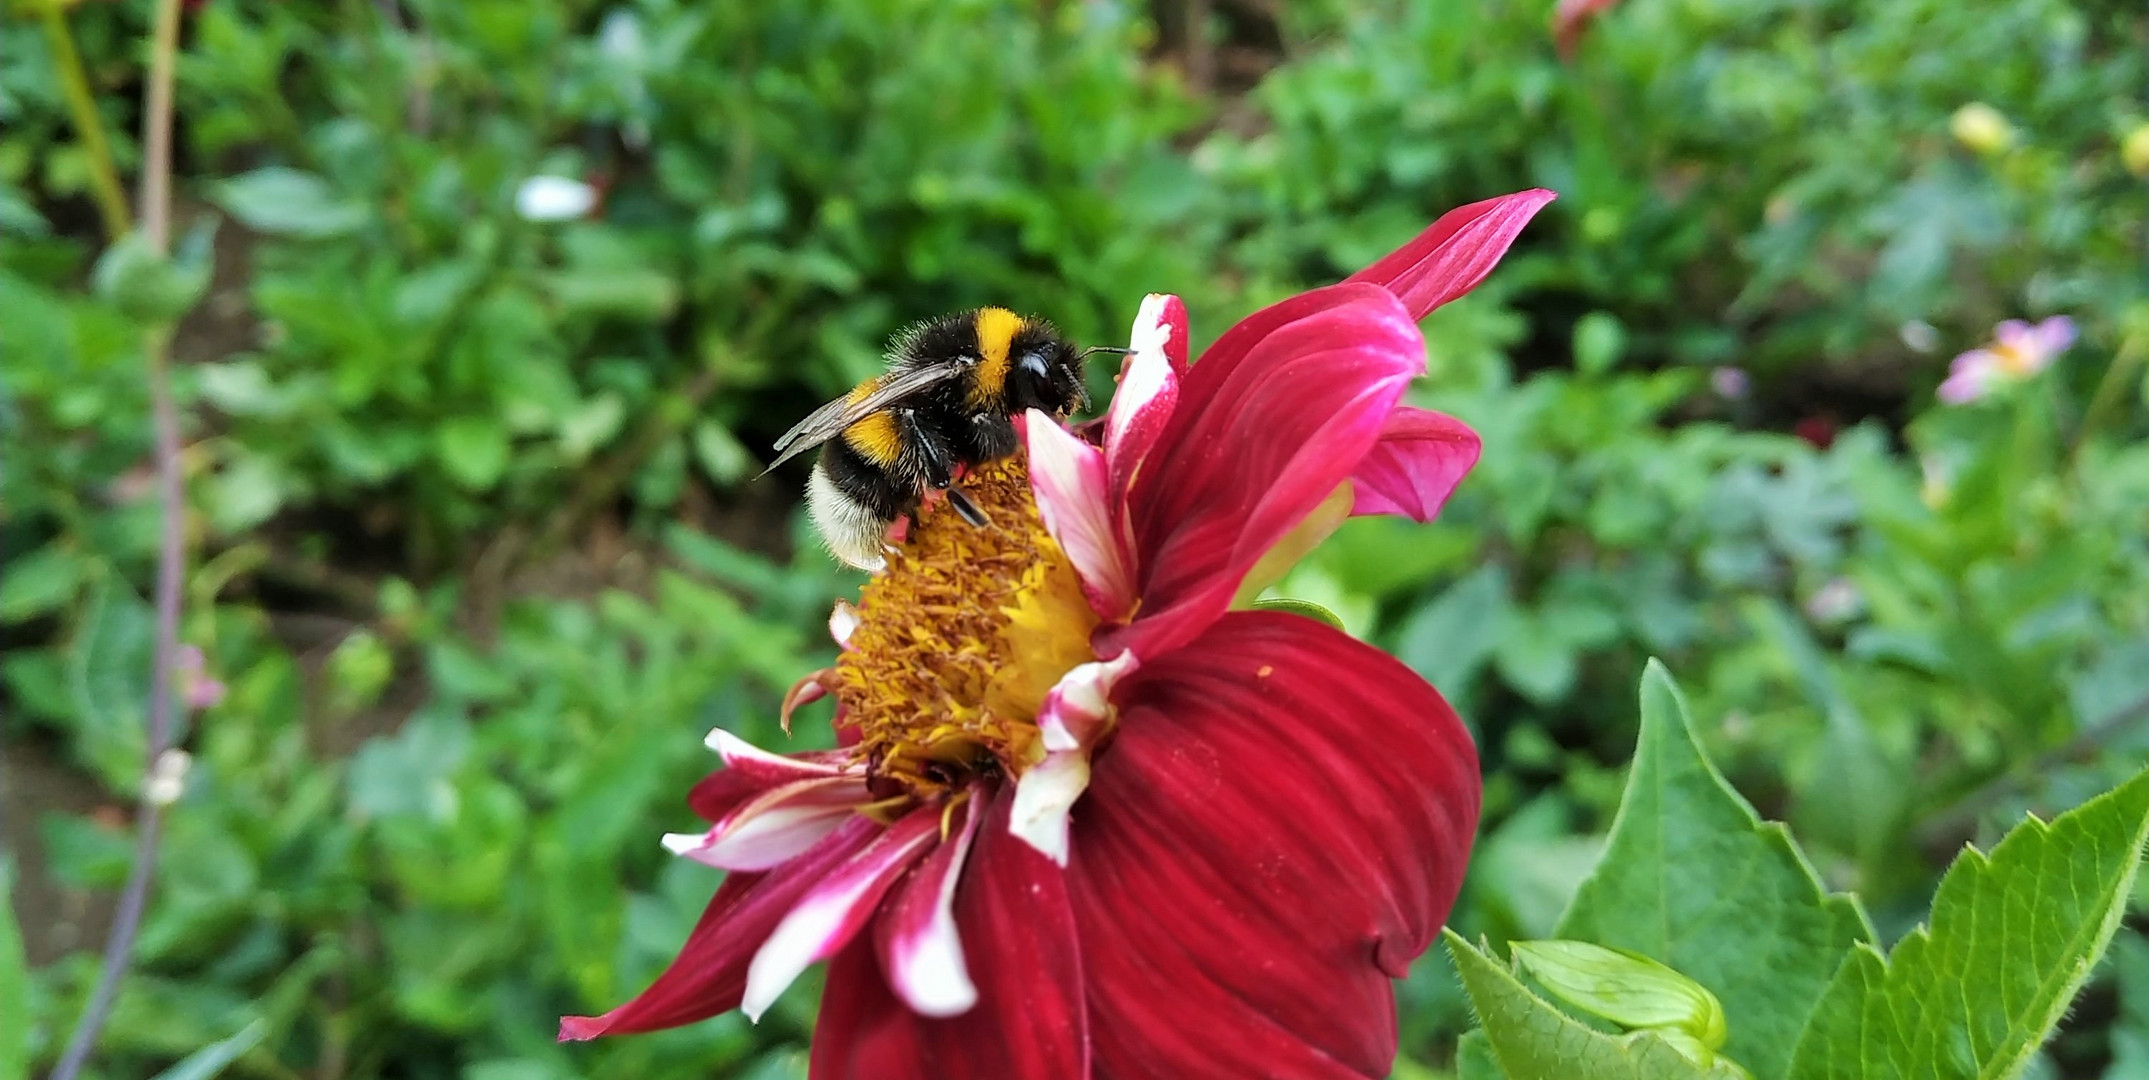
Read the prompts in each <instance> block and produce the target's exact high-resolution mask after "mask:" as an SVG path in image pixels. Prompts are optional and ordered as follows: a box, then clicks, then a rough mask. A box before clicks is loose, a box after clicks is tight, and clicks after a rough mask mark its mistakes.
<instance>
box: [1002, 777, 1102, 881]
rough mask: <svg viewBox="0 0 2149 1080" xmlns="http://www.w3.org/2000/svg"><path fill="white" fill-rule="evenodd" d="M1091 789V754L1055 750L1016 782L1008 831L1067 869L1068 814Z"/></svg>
mask: <svg viewBox="0 0 2149 1080" xmlns="http://www.w3.org/2000/svg"><path fill="white" fill-rule="evenodd" d="M1088 787H1089V751H1088V750H1054V751H1052V752H1050V753H1047V754H1046V755H1045V759H1044V760H1043V761H1040V762H1038V763H1037V764H1035V765H1032V766H1030V767H1029V768H1028V769H1027V770H1025V771H1024V772H1023V774H1022V779H1020V780H1017V781H1015V806H1014V812H1013V814H1012V816H1011V817H1010V818H1009V820H1008V828H1009V830H1011V831H1012V832H1013V833H1014V835H1015V836H1016V837H1017V838H1018V839H1020V840H1021V841H1022V842H1023V843H1026V844H1028V845H1030V846H1031V847H1033V848H1036V849H1037V851H1038V853H1039V854H1042V855H1043V856H1045V857H1046V858H1048V859H1051V860H1052V862H1053V863H1054V864H1055V865H1058V866H1066V865H1067V814H1068V811H1070V810H1072V809H1074V804H1075V802H1076V801H1077V800H1079V799H1081V798H1082V792H1083V791H1084V790H1086V789H1087V788H1088Z"/></svg>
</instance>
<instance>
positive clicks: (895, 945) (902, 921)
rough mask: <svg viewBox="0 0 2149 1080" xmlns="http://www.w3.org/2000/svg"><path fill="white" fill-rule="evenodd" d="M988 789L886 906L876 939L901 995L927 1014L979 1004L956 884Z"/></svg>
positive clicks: (958, 817)
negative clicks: (957, 911) (957, 907)
mask: <svg viewBox="0 0 2149 1080" xmlns="http://www.w3.org/2000/svg"><path fill="white" fill-rule="evenodd" d="M983 797H984V796H983V795H982V793H979V794H973V795H972V796H971V799H970V801H968V802H966V803H964V804H963V806H962V808H961V809H959V810H958V811H956V816H955V818H954V820H953V821H952V822H951V823H950V825H951V831H950V833H949V836H948V839H947V841H946V842H944V843H942V844H941V845H940V846H939V847H937V848H934V849H933V853H932V854H931V855H928V856H926V858H925V861H923V862H921V863H919V864H918V868H917V869H916V870H913V871H912V872H911V875H910V877H909V878H907V879H905V880H904V882H903V884H902V885H901V886H900V887H899V889H898V890H897V892H896V894H895V895H894V896H893V897H892V898H891V899H890V900H889V901H888V903H887V904H886V905H885V906H884V907H883V908H882V909H881V919H880V922H879V923H878V924H876V928H875V934H874V944H875V945H876V946H877V947H878V949H879V952H880V963H881V970H882V971H885V972H887V973H888V982H889V984H890V985H891V986H893V987H894V988H895V992H896V996H898V997H900V998H902V999H903V1002H904V1004H907V1005H909V1006H910V1007H911V1009H912V1010H913V1011H915V1012H917V1013H918V1014H919V1015H921V1016H959V1015H961V1014H963V1013H965V1012H968V1011H970V1007H971V1006H973V1005H976V1004H977V984H976V983H974V982H972V981H971V979H970V966H969V964H968V963H966V962H965V961H964V959H963V940H962V935H961V934H960V933H959V932H958V931H957V929H956V926H955V886H956V883H957V882H958V881H960V880H961V879H962V873H963V864H964V862H965V861H966V860H967V859H968V858H969V855H970V846H971V844H972V842H973V841H975V840H976V839H977V832H978V824H979V823H980V822H982V821H983V820H984V819H985V815H984V814H983V812H982V810H983V806H984V804H983V803H982V801H981V800H982V798H983Z"/></svg>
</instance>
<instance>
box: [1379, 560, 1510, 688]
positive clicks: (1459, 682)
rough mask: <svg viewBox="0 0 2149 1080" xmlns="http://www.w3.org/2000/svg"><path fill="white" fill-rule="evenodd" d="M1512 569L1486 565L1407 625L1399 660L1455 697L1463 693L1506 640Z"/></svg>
mask: <svg viewBox="0 0 2149 1080" xmlns="http://www.w3.org/2000/svg"><path fill="white" fill-rule="evenodd" d="M1511 606H1512V605H1511V601H1510V600H1509V599H1508V588H1507V571H1506V570H1505V569H1503V568H1501V567H1499V566H1484V567H1481V568H1479V569H1478V570H1477V571H1476V572H1474V573H1472V574H1471V575H1470V576H1469V577H1466V578H1464V579H1462V580H1461V581H1458V582H1456V583H1455V584H1453V585H1451V586H1449V587H1448V589H1447V591H1446V592H1443V593H1441V594H1440V598H1439V599H1437V600H1434V601H1433V602H1432V603H1430V604H1427V605H1425V606H1424V607H1422V608H1419V609H1418V610H1417V611H1416V612H1415V613H1413V614H1412V615H1411V616H1410V618H1409V619H1408V620H1406V621H1405V622H1404V623H1403V629H1402V632H1401V634H1400V635H1398V637H1397V640H1396V647H1395V655H1396V658H1397V659H1399V660H1401V661H1403V662H1404V663H1406V664H1409V665H1410V666H1411V667H1412V668H1413V669H1415V670H1416V671H1417V673H1418V674H1420V675H1423V676H1425V681H1426V682H1429V683H1432V684H1433V685H1434V686H1436V687H1439V688H1440V692H1441V693H1444V694H1448V695H1450V696H1457V695H1460V694H1461V693H1462V692H1463V691H1464V690H1465V689H1467V686H1468V683H1469V681H1470V679H1471V678H1472V677H1473V676H1475V675H1476V674H1477V671H1478V668H1479V667H1481V666H1482V665H1483V664H1484V663H1485V660H1486V658H1487V657H1489V656H1491V655H1492V650H1493V646H1494V644H1495V643H1496V642H1498V641H1499V639H1500V626H1501V625H1502V623H1503V621H1504V620H1505V619H1506V618H1507V616H1508V609H1509V608H1510V607H1511Z"/></svg>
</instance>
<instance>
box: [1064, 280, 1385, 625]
mask: <svg viewBox="0 0 2149 1080" xmlns="http://www.w3.org/2000/svg"><path fill="white" fill-rule="evenodd" d="M1424 368H1425V342H1424V339H1423V338H1421V337H1420V336H1419V334H1418V327H1417V324H1416V323H1414V322H1413V321H1411V319H1410V318H1409V315H1408V313H1407V312H1405V311H1404V310H1403V309H1402V306H1401V305H1400V304H1399V303H1397V301H1396V299H1395V297H1394V296H1392V295H1390V294H1389V293H1388V292H1387V291H1386V290H1384V289H1380V288H1377V287H1375V286H1371V285H1331V286H1329V287H1328V288H1325V289H1316V290H1314V291H1312V292H1309V293H1305V294H1302V295H1300V296H1295V297H1292V298H1291V299H1289V300H1285V301H1283V302H1282V303H1279V304H1276V305H1273V306H1271V307H1269V308H1266V309H1264V310H1262V311H1258V312H1255V313H1254V314H1253V315H1251V316H1249V317H1248V318H1247V319H1246V320H1245V321H1244V322H1241V323H1240V324H1238V325H1237V326H1234V327H1232V328H1231V329H1230V330H1228V331H1226V332H1225V333H1224V336H1223V337H1222V338H1219V339H1218V340H1217V343H1216V345H1215V346H1214V347H1213V348H1211V349H1210V350H1209V351H1208V352H1207V353H1206V354H1204V355H1203V357H1202V359H1201V361H1200V362H1198V363H1196V364H1195V365H1194V366H1193V367H1192V368H1190V369H1189V370H1188V372H1187V377H1186V381H1185V382H1184V383H1183V384H1182V385H1181V387H1180V394H1179V404H1178V407H1177V408H1176V409H1174V410H1173V413H1172V417H1171V422H1170V426H1169V427H1168V428H1167V429H1166V431H1165V432H1164V434H1163V437H1162V439H1161V441H1160V442H1159V444H1158V446H1157V447H1156V449H1155V450H1154V451H1153V452H1152V453H1151V455H1150V459H1149V462H1148V464H1147V465H1145V466H1144V473H1145V475H1144V476H1143V477H1142V478H1141V480H1140V482H1139V483H1137V484H1136V485H1134V488H1133V491H1132V492H1131V493H1130V496H1129V507H1128V508H1129V511H1130V515H1131V519H1132V522H1133V526H1134V537H1135V546H1136V549H1137V551H1138V552H1139V558H1138V559H1137V570H1138V573H1139V575H1140V579H1141V592H1140V595H1141V598H1142V601H1141V602H1142V607H1141V612H1140V615H1139V616H1138V617H1137V618H1136V619H1135V620H1134V622H1133V623H1132V624H1131V625H1129V626H1128V627H1126V628H1124V629H1121V630H1117V631H1110V632H1107V634H1106V635H1105V637H1104V639H1102V640H1100V641H1099V643H1098V648H1099V652H1098V655H1100V656H1111V655H1115V654H1116V653H1117V652H1118V651H1119V650H1120V649H1122V648H1132V649H1134V651H1135V652H1136V653H1137V654H1139V655H1142V656H1145V657H1146V656H1150V655H1154V654H1155V653H1157V652H1158V651H1161V650H1168V649H1170V648H1173V647H1175V646H1176V645H1178V644H1181V643H1184V642H1186V641H1188V640H1191V639H1192V638H1193V637H1194V636H1195V635H1197V634H1199V633H1200V632H1201V630H1202V628H1203V627H1205V626H1207V625H1208V624H1209V622H1210V621H1212V620H1214V619H1215V618H1216V617H1217V616H1218V615H1221V614H1222V613H1223V612H1224V609H1225V608H1226V607H1227V606H1229V604H1230V602H1231V595H1232V592H1233V591H1234V590H1235V589H1236V588H1237V586H1238V583H1239V580H1240V579H1241V578H1243V577H1244V576H1245V575H1246V572H1247V570H1249V569H1251V568H1252V567H1253V565H1254V564H1255V563H1256V562H1258V561H1259V560H1260V558H1261V556H1262V554H1263V553H1264V552H1266V551H1268V549H1269V548H1270V547H1271V546H1273V545H1274V544H1275V543H1276V541H1277V540H1278V539H1280V538H1281V537H1282V536H1283V535H1284V534H1285V533H1287V532H1289V531H1290V530H1291V528H1292V527H1293V526H1295V525H1297V524H1298V523H1299V522H1300V521H1301V520H1303V519H1304V518H1305V516H1306V515H1307V514H1308V513H1310V512H1311V511H1312V510H1313V508H1314V507H1315V506H1317V505H1319V504H1320V502H1321V500H1322V499H1324V498H1327V497H1328V495H1329V493H1330V492H1332V491H1334V490H1335V488H1336V485H1337V484H1340V483H1342V482H1343V481H1344V480H1345V479H1347V478H1348V477H1349V476H1350V475H1351V471H1352V470H1353V469H1355V468H1356V467H1357V465H1358V463H1359V461H1360V460H1361V459H1363V458H1364V457H1365V455H1366V452H1367V451H1368V450H1370V449H1372V447H1373V443H1374V441H1375V440H1376V439H1377V438H1378V437H1379V434H1380V429H1381V424H1382V423H1383V421H1385V419H1386V418H1387V416H1388V414H1389V412H1390V411H1391V410H1392V409H1393V408H1394V407H1395V403H1396V399H1397V398H1399V397H1400V396H1401V395H1402V393H1403V389H1404V387H1405V385H1406V384H1407V383H1408V382H1409V381H1410V379H1411V377H1412V376H1414V375H1416V374H1417V373H1419V372H1421V371H1423V370H1424Z"/></svg>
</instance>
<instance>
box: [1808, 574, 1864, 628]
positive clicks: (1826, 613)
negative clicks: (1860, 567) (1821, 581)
mask: <svg viewBox="0 0 2149 1080" xmlns="http://www.w3.org/2000/svg"><path fill="white" fill-rule="evenodd" d="M1864 610H1865V596H1864V594H1862V593H1860V592H1859V591H1858V586H1856V585H1854V584H1852V583H1851V580H1850V579H1849V578H1840V577H1839V578H1831V579H1829V581H1828V583H1827V584H1825V585H1823V586H1821V587H1820V588H1818V589H1815V590H1814V591H1813V595H1812V596H1809V597H1807V598H1806V617H1807V618H1809V619H1812V620H1813V621H1814V622H1815V623H1818V624H1819V625H1821V626H1834V625H1836V624H1838V623H1843V622H1848V621H1849V620H1850V619H1851V618H1853V617H1854V616H1856V615H1857V614H1858V613H1859V612H1861V611H1864Z"/></svg>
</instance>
